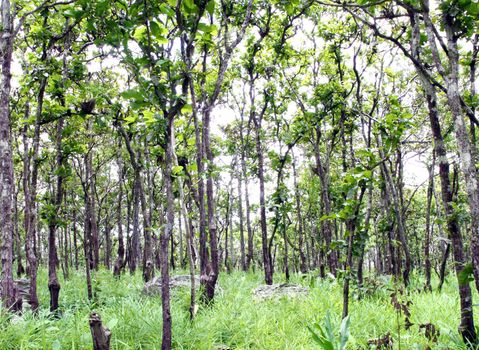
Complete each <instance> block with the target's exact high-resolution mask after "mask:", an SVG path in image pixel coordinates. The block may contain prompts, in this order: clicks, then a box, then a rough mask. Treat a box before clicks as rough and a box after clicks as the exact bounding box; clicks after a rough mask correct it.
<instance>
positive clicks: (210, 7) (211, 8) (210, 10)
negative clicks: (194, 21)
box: [206, 0, 215, 16]
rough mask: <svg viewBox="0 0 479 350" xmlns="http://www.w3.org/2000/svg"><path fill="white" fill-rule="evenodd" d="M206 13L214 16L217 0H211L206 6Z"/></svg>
mask: <svg viewBox="0 0 479 350" xmlns="http://www.w3.org/2000/svg"><path fill="white" fill-rule="evenodd" d="M206 11H208V13H209V14H210V15H211V16H213V13H214V12H215V0H211V1H209V2H208V3H207V4H206Z"/></svg>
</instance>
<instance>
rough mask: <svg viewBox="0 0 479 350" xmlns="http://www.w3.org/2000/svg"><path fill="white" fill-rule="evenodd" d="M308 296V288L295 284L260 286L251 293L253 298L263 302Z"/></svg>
mask: <svg viewBox="0 0 479 350" xmlns="http://www.w3.org/2000/svg"><path fill="white" fill-rule="evenodd" d="M308 294H309V291H308V288H306V287H303V286H300V285H297V284H289V283H284V284H272V285H270V286H269V285H262V286H259V287H258V288H256V289H255V290H254V291H253V297H254V299H256V300H265V299H272V298H281V297H287V298H296V297H305V296H307V295H308Z"/></svg>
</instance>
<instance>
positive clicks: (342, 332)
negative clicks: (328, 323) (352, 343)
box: [339, 316, 350, 350]
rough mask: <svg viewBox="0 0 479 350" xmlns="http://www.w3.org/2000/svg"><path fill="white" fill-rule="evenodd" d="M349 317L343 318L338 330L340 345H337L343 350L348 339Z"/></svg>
mask: <svg viewBox="0 0 479 350" xmlns="http://www.w3.org/2000/svg"><path fill="white" fill-rule="evenodd" d="M349 322H350V321H349V316H346V317H345V318H343V320H342V321H341V326H340V328H339V337H340V343H339V349H340V350H343V349H345V348H346V343H347V342H348V339H349Z"/></svg>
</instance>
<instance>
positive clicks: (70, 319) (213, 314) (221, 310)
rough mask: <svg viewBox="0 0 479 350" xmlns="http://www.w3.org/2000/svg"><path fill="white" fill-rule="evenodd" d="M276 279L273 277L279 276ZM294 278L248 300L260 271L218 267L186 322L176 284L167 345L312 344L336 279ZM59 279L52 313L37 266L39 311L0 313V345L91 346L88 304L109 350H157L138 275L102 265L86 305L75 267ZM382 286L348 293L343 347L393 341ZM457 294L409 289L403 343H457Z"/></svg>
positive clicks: (149, 300)
mask: <svg viewBox="0 0 479 350" xmlns="http://www.w3.org/2000/svg"><path fill="white" fill-rule="evenodd" d="M279 279H280V277H278V281H277V282H281V281H280V280H279ZM293 282H294V283H300V284H303V285H306V286H309V287H310V294H309V296H308V297H305V298H298V299H288V298H282V299H276V300H266V301H254V300H253V298H252V294H251V292H252V290H253V289H254V288H255V287H257V286H258V285H260V284H261V283H262V276H261V275H259V274H256V275H254V274H251V273H248V274H245V273H241V272H235V273H233V274H231V275H227V274H226V273H223V274H221V276H220V281H219V284H220V290H219V292H218V294H217V297H216V299H215V303H214V305H212V306H210V307H206V308H203V307H200V309H199V311H198V314H197V317H196V319H195V320H194V322H190V320H189V313H188V307H189V290H188V288H185V289H179V290H178V289H175V290H174V291H173V292H172V317H173V337H174V338H173V346H174V348H175V349H195V350H212V349H215V348H218V347H220V346H225V347H230V348H231V349H281V350H283V349H317V347H316V345H315V344H314V343H313V341H312V338H311V334H310V332H309V331H308V329H307V326H308V325H311V324H313V323H315V322H320V321H321V320H322V319H323V318H324V317H325V315H326V313H327V312H328V311H329V312H330V314H331V320H332V322H333V324H336V325H338V326H339V324H340V315H341V307H342V297H341V295H342V289H341V285H340V284H338V283H337V282H336V281H331V280H324V281H320V280H316V279H315V278H313V277H312V275H311V276H306V277H304V276H303V277H301V276H293ZM61 283H62V289H61V293H60V305H61V309H62V315H61V317H60V318H53V317H51V316H50V314H49V312H48V302H49V300H48V298H49V296H48V289H47V276H46V273H45V271H41V272H40V274H39V288H38V290H39V298H40V302H41V306H42V307H41V310H40V312H39V313H38V315H32V314H31V313H30V312H25V313H24V314H23V315H21V316H16V315H13V316H12V315H8V314H1V316H0V349H5V350H7V349H15V350H18V349H54V350H57V349H91V346H92V345H91V336H90V331H89V327H88V317H89V314H90V312H91V311H93V310H95V311H97V312H98V313H99V314H100V315H101V317H102V319H103V321H104V323H105V324H106V325H107V326H108V327H110V328H111V330H112V334H113V335H112V341H111V347H112V349H160V346H161V298H160V297H159V296H155V297H147V296H144V295H142V293H141V290H142V286H143V283H142V280H141V274H137V275H135V276H130V275H128V274H126V275H124V276H122V277H121V279H120V280H119V281H118V280H115V279H114V278H113V277H112V274H111V273H110V272H109V271H104V270H103V271H99V272H97V273H95V276H94V288H95V290H96V294H97V297H96V300H95V302H93V303H90V302H88V299H87V295H86V286H85V281H84V277H83V274H82V272H79V273H76V274H73V275H72V276H71V278H70V279H69V280H67V281H61ZM388 287H389V288H391V287H392V282H390V281H387V280H386V281H385V282H384V284H383V285H382V287H381V288H377V289H376V290H374V293H373V294H372V295H370V296H366V297H364V298H362V299H361V300H355V299H354V295H353V300H352V301H351V307H350V316H351V325H350V331H351V337H350V341H349V343H348V348H351V349H358V348H359V349H361V348H367V341H368V340H369V339H373V338H378V337H380V336H382V335H384V334H385V333H387V332H391V335H392V336H393V338H395V342H396V344H397V340H398V339H397V336H398V334H397V332H396V330H397V318H396V313H395V311H394V309H393V307H392V305H391V303H390V298H389V291H388V290H387V288H388ZM412 289H413V290H414V287H413V288H412ZM456 294H457V293H456V287H455V285H454V283H452V282H448V283H446V284H445V286H444V288H443V291H442V292H441V293H439V292H432V293H420V292H415V291H412V292H410V293H409V296H408V298H409V299H410V300H411V301H412V302H413V304H412V306H411V314H412V316H411V321H412V322H413V323H415V325H414V326H413V327H412V328H411V329H410V330H408V331H406V330H404V329H402V330H401V333H400V336H401V345H402V349H424V348H425V347H426V346H427V345H429V346H431V348H433V349H446V348H449V349H463V348H464V346H463V345H461V341H460V339H459V337H458V336H457V331H456V329H457V325H458V324H459V301H458V298H457V296H456ZM475 299H477V296H475ZM477 312H479V310H478V311H477ZM477 312H476V313H477ZM428 322H430V323H433V324H435V325H436V326H438V328H439V329H440V331H441V335H440V337H439V341H438V343H436V344H431V343H430V342H429V341H428V340H427V339H426V337H425V336H424V334H423V333H421V332H420V331H419V328H418V326H417V325H418V324H421V323H428Z"/></svg>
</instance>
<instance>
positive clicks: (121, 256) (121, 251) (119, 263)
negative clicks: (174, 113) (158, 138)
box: [113, 142, 125, 277]
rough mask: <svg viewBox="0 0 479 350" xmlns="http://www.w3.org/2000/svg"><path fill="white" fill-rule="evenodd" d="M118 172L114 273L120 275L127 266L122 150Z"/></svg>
mask: <svg viewBox="0 0 479 350" xmlns="http://www.w3.org/2000/svg"><path fill="white" fill-rule="evenodd" d="M118 148H119V150H121V142H120V144H119V147H118ZM117 161H118V173H119V174H120V181H119V185H118V186H119V188H118V205H117V208H116V216H117V217H116V220H117V226H118V256H117V258H116V261H115V265H114V267H113V275H114V276H116V277H120V275H121V271H122V269H123V268H124V267H125V262H124V260H125V243H124V239H123V217H122V210H123V182H124V176H125V172H124V170H123V161H122V158H121V152H120V151H118V159H117Z"/></svg>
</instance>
